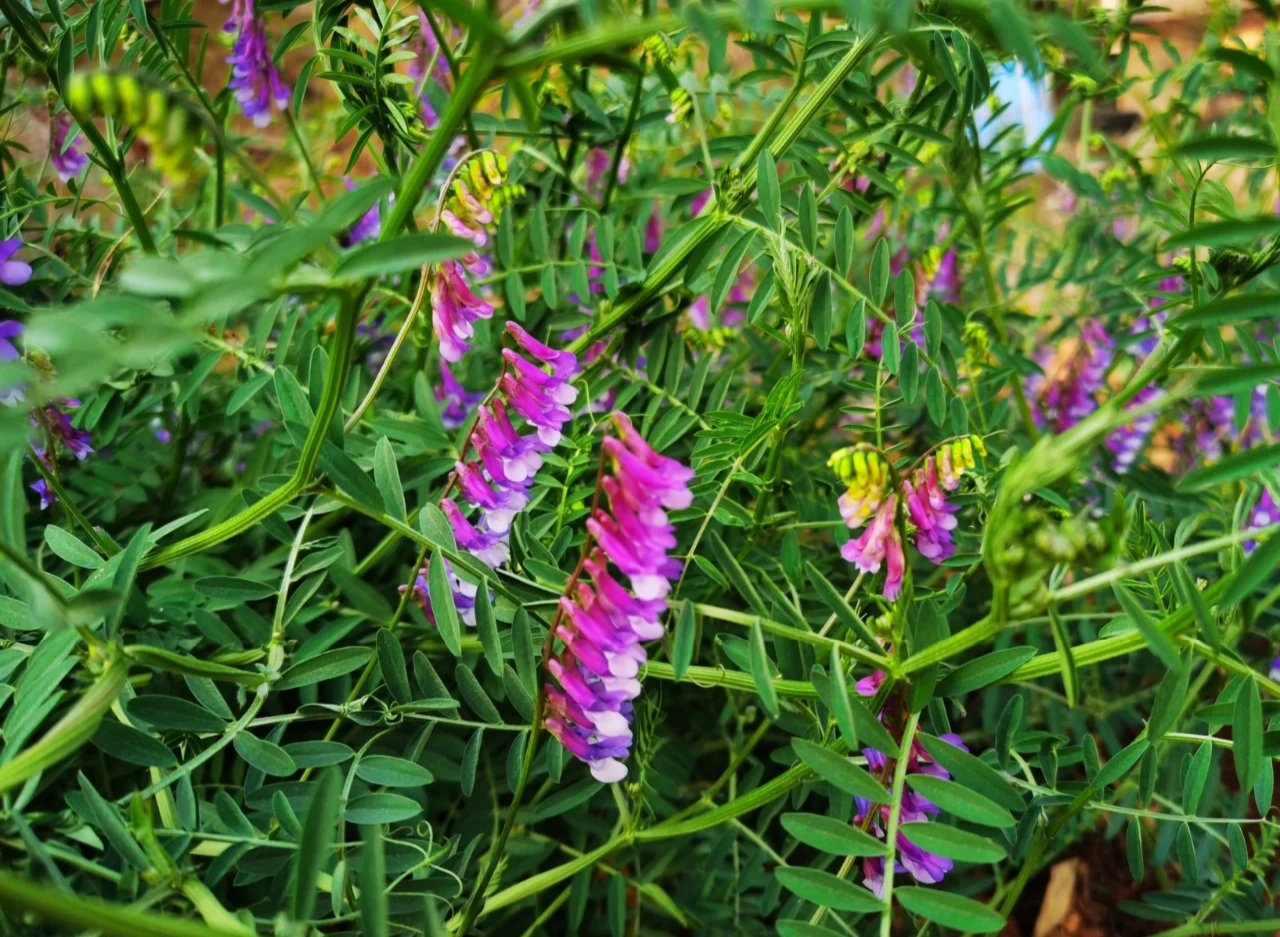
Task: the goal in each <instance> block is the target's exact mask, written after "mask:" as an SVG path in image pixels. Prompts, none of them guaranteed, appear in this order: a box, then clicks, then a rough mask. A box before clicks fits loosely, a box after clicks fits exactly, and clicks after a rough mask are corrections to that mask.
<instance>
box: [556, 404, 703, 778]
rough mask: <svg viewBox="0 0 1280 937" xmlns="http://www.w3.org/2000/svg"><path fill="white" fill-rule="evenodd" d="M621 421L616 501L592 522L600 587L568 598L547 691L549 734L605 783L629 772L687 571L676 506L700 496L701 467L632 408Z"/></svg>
mask: <svg viewBox="0 0 1280 937" xmlns="http://www.w3.org/2000/svg"><path fill="white" fill-rule="evenodd" d="M611 428H612V429H613V430H614V432H615V433H616V435H611V436H608V437H606V438H605V441H604V451H605V456H606V458H607V459H608V462H609V468H610V471H611V473H612V474H610V475H607V476H605V478H604V479H602V480H601V486H602V489H603V491H604V494H605V496H606V497H607V498H608V502H609V507H608V510H604V509H603V508H599V509H597V510H596V511H595V513H594V514H593V515H592V517H590V518H589V519H588V520H587V531H588V532H589V534H590V535H591V538H592V540H593V541H594V543H595V548H594V549H593V550H592V552H591V555H590V556H588V557H587V559H586V560H585V562H584V563H583V568H584V569H585V570H586V573H587V575H588V576H589V577H590V579H591V585H588V584H587V583H585V582H577V583H575V584H574V586H573V588H572V590H571V593H570V594H569V595H566V596H564V597H562V598H561V599H560V614H559V615H558V616H557V622H558V625H557V627H556V629H555V636H556V637H557V638H559V639H560V641H561V642H563V647H562V648H561V649H560V651H559V653H558V654H557V655H556V656H555V657H553V658H552V659H551V660H549V661H548V662H547V669H548V670H549V671H550V673H551V675H552V676H553V677H554V678H555V679H556V682H557V683H558V684H559V687H556V686H550V685H548V686H547V687H546V688H545V692H546V699H547V713H548V715H547V719H546V725H547V731H549V732H550V733H551V734H552V735H554V736H555V737H556V738H557V739H559V741H560V744H562V745H563V746H564V747H565V748H566V749H568V751H569V752H570V753H571V754H572V755H574V756H575V757H576V758H578V759H580V760H581V761H584V762H586V764H587V765H588V766H589V767H590V769H591V774H592V776H594V777H595V778H596V780H598V781H602V782H604V783H611V782H615V781H621V780H622V779H623V778H625V777H626V776H627V767H626V765H625V764H624V763H623V762H624V760H625V759H626V757H627V755H628V754H630V751H631V740H632V733H631V722H632V700H634V699H635V698H636V697H637V696H639V695H640V681H639V680H638V679H637V678H636V675H637V674H638V673H639V671H640V667H641V666H642V665H643V664H644V663H645V661H646V659H647V657H646V654H645V649H644V647H643V645H642V642H645V641H656V640H658V639H659V638H661V637H662V634H663V630H662V621H661V618H662V613H663V612H664V611H665V610H666V608H667V593H668V592H669V591H670V589H671V583H672V582H674V581H675V580H677V579H678V578H679V577H680V572H681V564H680V562H679V561H678V560H676V559H675V558H673V557H672V556H671V555H670V551H671V550H672V549H674V547H675V545H676V536H675V526H674V525H673V524H672V523H671V522H670V520H669V519H668V517H667V511H669V510H680V509H682V508H687V507H688V506H689V505H690V504H691V503H692V501H693V495H692V493H691V492H690V491H689V482H690V481H692V479H693V471H692V469H689V468H687V467H686V466H684V465H681V464H680V463H679V462H677V461H676V460H675V459H670V458H667V457H666V456H661V455H659V454H658V453H657V452H655V451H654V450H653V449H652V447H650V446H649V444H648V443H647V442H645V440H644V439H643V438H642V437H641V436H640V434H639V433H638V432H637V431H636V429H635V427H633V426H632V425H631V421H630V420H629V419H628V418H627V417H626V415H625V414H623V413H617V412H615V413H614V414H613V416H612V417H611ZM606 560H607V561H608V563H606ZM610 563H611V564H612V565H613V567H614V568H615V569H617V570H618V571H619V572H621V573H622V574H623V575H625V576H626V577H627V578H628V580H629V582H630V584H631V589H630V591H628V590H627V589H626V588H624V587H623V586H622V584H621V583H619V582H618V581H617V580H616V579H615V578H614V577H613V575H612V574H611V573H610V571H609V564H610Z"/></svg>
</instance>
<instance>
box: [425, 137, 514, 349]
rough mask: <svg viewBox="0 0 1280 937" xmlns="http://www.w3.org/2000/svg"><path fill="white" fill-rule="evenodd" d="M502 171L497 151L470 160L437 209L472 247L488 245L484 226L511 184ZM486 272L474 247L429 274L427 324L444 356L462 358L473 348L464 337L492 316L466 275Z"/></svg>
mask: <svg viewBox="0 0 1280 937" xmlns="http://www.w3.org/2000/svg"><path fill="white" fill-rule="evenodd" d="M506 174H507V161H506V159H505V158H504V157H503V156H501V155H500V154H496V153H491V152H485V153H483V154H481V156H480V157H478V158H476V159H473V160H471V161H470V163H469V164H468V165H467V166H466V167H465V169H464V170H463V172H462V173H461V177H460V178H459V179H457V180H456V181H455V182H454V184H453V188H452V190H451V191H450V193H449V200H448V202H447V203H446V204H445V207H444V209H443V210H442V211H441V213H440V221H441V223H442V224H444V226H445V227H446V228H448V229H449V231H450V232H452V233H453V234H455V235H457V236H458V237H461V238H466V239H467V240H468V241H471V242H472V243H473V244H475V245H476V247H485V246H486V245H488V243H489V235H488V233H487V232H486V230H485V226H486V225H490V224H493V223H494V221H495V219H496V213H497V211H499V210H500V209H501V204H502V201H503V196H504V194H505V193H506V192H508V191H509V190H510V189H511V187H510V186H504V185H503V182H504V180H505V179H506ZM488 272H489V263H488V261H487V260H486V259H485V258H484V257H482V256H480V254H478V253H476V252H475V251H472V252H471V253H469V254H467V255H466V256H464V257H462V258H461V259H460V260H446V261H445V262H444V263H442V264H441V265H440V266H439V268H438V269H436V270H435V271H433V272H432V274H431V276H432V283H431V324H432V326H433V328H434V329H435V334H436V340H437V341H438V342H439V343H440V357H441V358H443V359H444V360H445V361H449V362H454V361H461V360H462V356H463V355H465V354H466V353H467V350H468V349H469V348H470V347H471V346H470V345H469V344H468V340H469V339H470V338H471V337H472V336H473V335H475V322H476V320H478V319H488V318H490V317H491V316H492V315H493V306H492V304H490V303H488V302H487V301H485V300H484V299H482V298H481V297H479V296H477V295H476V294H475V293H474V292H472V290H471V287H470V286H468V285H467V281H466V278H465V276H466V274H467V273H470V274H472V275H474V276H483V275H484V274H486V273H488Z"/></svg>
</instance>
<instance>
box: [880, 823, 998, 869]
mask: <svg viewBox="0 0 1280 937" xmlns="http://www.w3.org/2000/svg"><path fill="white" fill-rule="evenodd" d="M901 830H902V835H903V836H905V837H906V838H907V839H909V840H911V842H912V843H914V844H915V845H917V846H919V847H920V848H921V849H926V850H928V851H929V852H934V853H937V854H938V855H940V856H946V857H947V858H949V859H959V860H960V861H961V862H1002V861H1004V859H1005V858H1006V857H1007V856H1008V850H1006V849H1005V847H1004V846H1003V845H1001V844H1000V843H998V842H996V841H995V840H991V839H987V837H985V836H979V835H978V834H976V833H969V832H966V831H965V830H960V829H957V828H956V827H954V826H947V825H946V824H945V823H938V822H932V823H904V824H903V825H902V827H901Z"/></svg>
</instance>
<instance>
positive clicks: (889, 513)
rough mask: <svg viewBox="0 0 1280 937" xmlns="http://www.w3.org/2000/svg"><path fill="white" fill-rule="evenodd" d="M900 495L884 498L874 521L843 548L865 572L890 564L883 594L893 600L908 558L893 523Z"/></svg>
mask: <svg viewBox="0 0 1280 937" xmlns="http://www.w3.org/2000/svg"><path fill="white" fill-rule="evenodd" d="M897 505H898V497H897V495H889V496H888V497H887V498H885V499H884V500H883V501H882V502H881V503H880V506H879V507H878V508H876V512H875V514H874V515H873V516H872V519H871V523H870V524H869V525H868V526H867V529H866V530H865V531H864V532H863V534H862V536H861V537H859V538H858V539H856V540H848V541H846V542H845V544H844V546H842V547H841V548H840V555H841V556H843V557H844V558H845V559H846V560H848V561H849V562H850V563H852V564H854V565H855V566H857V567H858V569H860V570H862V571H863V572H864V573H878V572H880V566H881V565H882V564H885V563H887V564H888V574H887V578H886V579H885V583H884V597H885V598H886V599H888V600H889V601H890V602H892V601H893V600H894V599H896V598H897V597H898V594H899V593H900V592H901V591H902V577H903V573H904V571H905V569H906V557H904V556H903V553H902V538H901V537H899V535H898V528H897V526H896V524H895V523H894V512H895V511H896V509H897Z"/></svg>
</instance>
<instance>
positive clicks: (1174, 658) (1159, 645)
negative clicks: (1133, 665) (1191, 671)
mask: <svg viewBox="0 0 1280 937" xmlns="http://www.w3.org/2000/svg"><path fill="white" fill-rule="evenodd" d="M1111 588H1112V590H1113V591H1114V592H1115V595H1116V598H1117V599H1118V600H1119V601H1120V607H1121V608H1122V609H1124V613H1125V614H1126V615H1127V616H1129V620H1130V621H1131V622H1133V623H1134V625H1135V626H1137V629H1138V631H1139V633H1141V635H1142V637H1143V638H1144V639H1146V642H1147V647H1149V648H1150V649H1151V653H1153V654H1155V655H1156V657H1158V658H1160V660H1161V661H1163V662H1164V665H1165V666H1166V667H1168V668H1169V669H1170V670H1180V669H1182V658H1181V657H1180V656H1179V654H1178V649H1177V648H1176V647H1174V646H1173V640H1172V639H1171V638H1170V637H1169V636H1168V635H1167V634H1165V633H1164V631H1163V630H1162V629H1161V628H1160V626H1159V625H1158V624H1156V622H1155V621H1154V620H1153V619H1152V617H1151V616H1150V615H1148V614H1147V610H1146V609H1145V608H1143V607H1142V603H1141V602H1139V601H1138V598H1137V596H1135V595H1134V594H1133V593H1132V592H1130V591H1129V587H1128V586H1126V585H1125V584H1124V583H1121V582H1116V583H1113V584H1112V586H1111Z"/></svg>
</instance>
